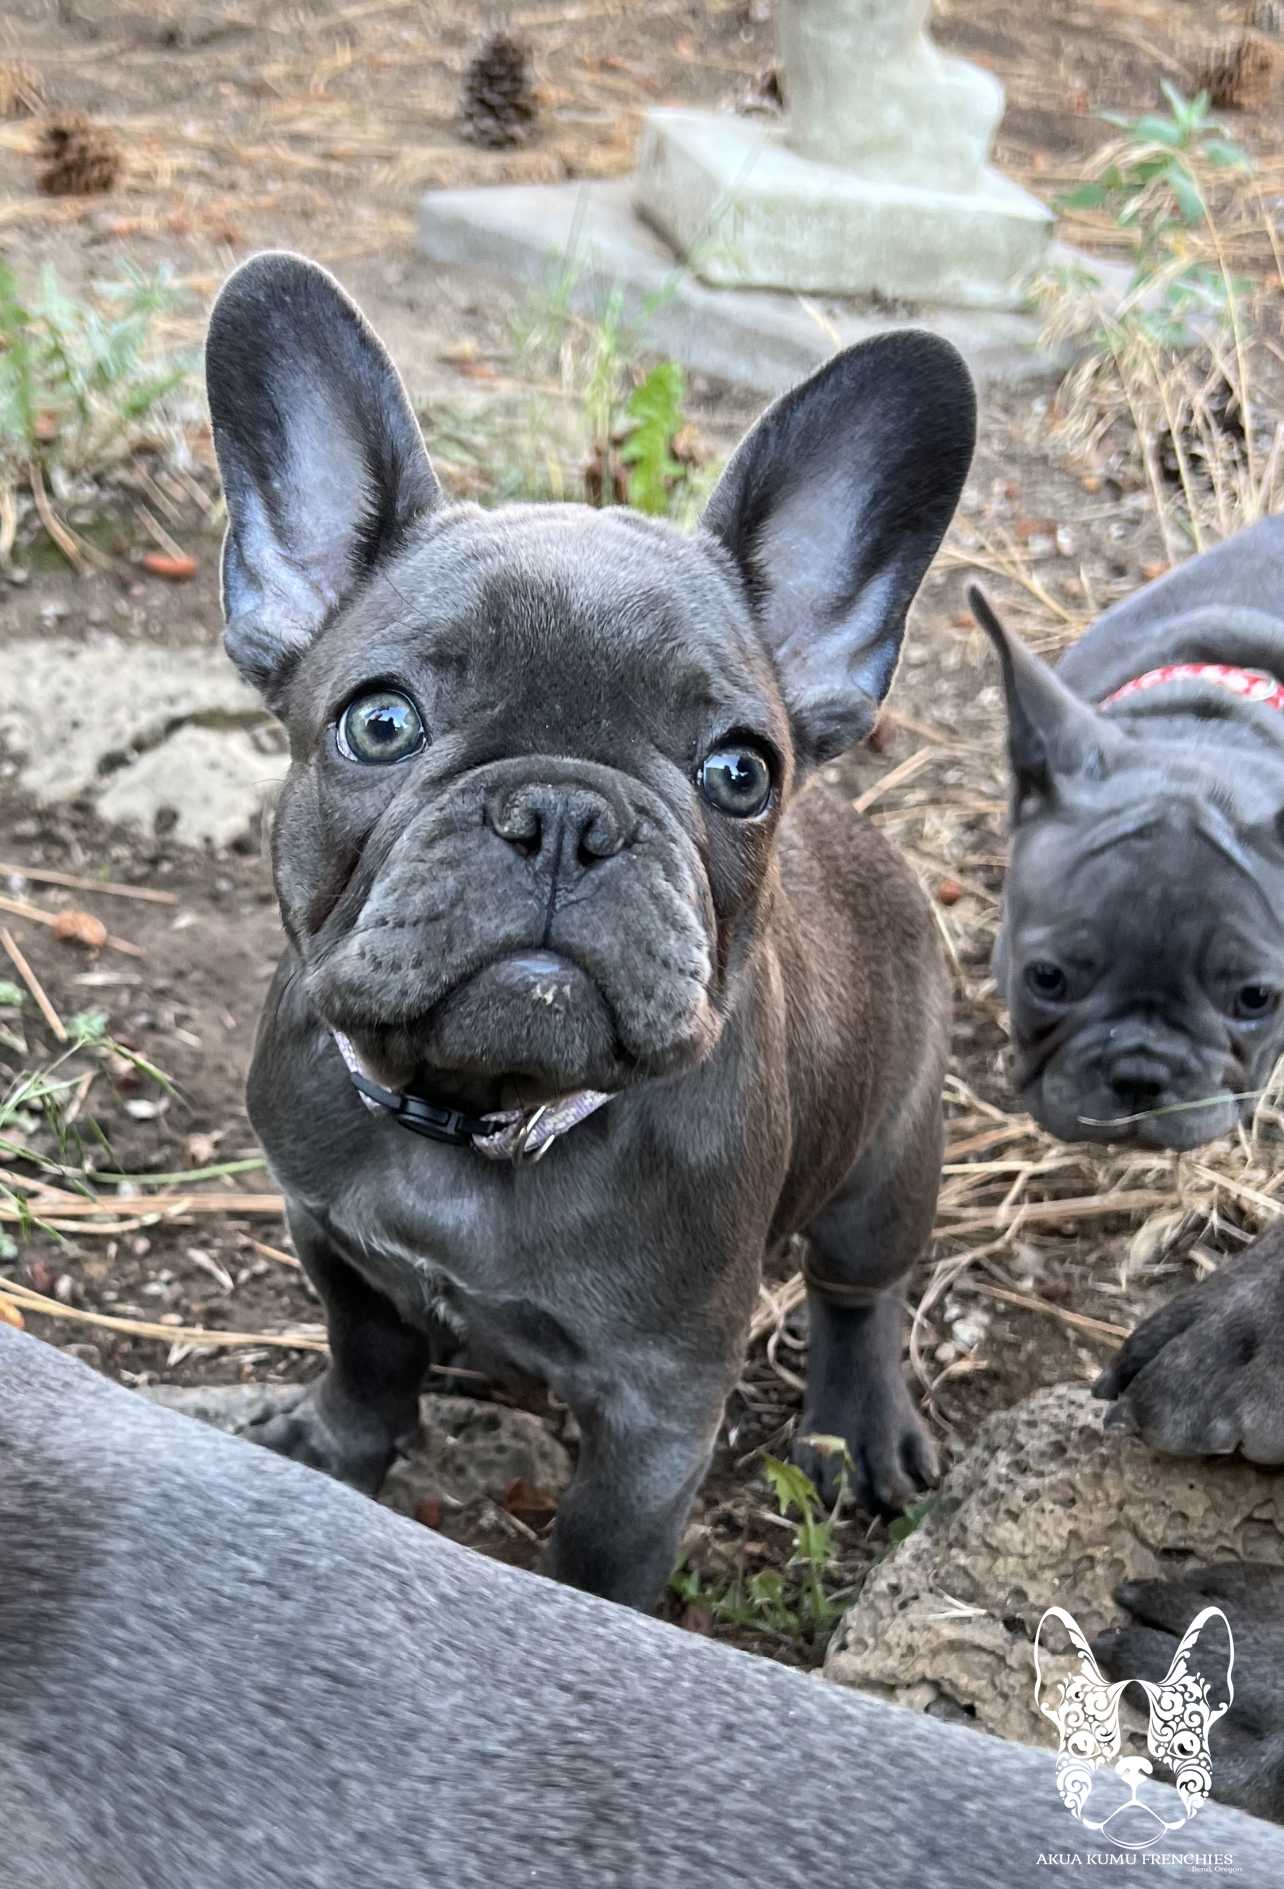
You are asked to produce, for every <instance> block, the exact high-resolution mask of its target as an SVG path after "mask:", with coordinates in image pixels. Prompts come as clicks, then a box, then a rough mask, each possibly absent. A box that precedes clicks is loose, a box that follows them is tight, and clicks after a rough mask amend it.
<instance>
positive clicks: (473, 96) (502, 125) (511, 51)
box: [462, 33, 536, 150]
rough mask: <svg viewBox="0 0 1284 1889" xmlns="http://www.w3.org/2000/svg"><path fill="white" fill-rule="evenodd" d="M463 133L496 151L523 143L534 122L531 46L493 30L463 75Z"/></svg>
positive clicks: (534, 105)
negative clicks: (506, 146)
mask: <svg viewBox="0 0 1284 1889" xmlns="http://www.w3.org/2000/svg"><path fill="white" fill-rule="evenodd" d="M462 111H463V120H464V131H465V134H466V135H467V136H468V137H470V138H471V139H472V140H473V142H474V143H475V144H484V145H487V146H489V147H490V148H491V149H494V150H498V149H501V148H502V147H503V146H505V145H512V144H524V143H525V142H526V140H527V138H529V137H530V135H531V131H532V128H533V126H534V121H535V113H536V104H535V85H534V81H533V78H532V76H531V55H530V48H529V47H528V46H527V45H525V44H524V42H523V41H522V40H520V39H513V38H512V37H511V36H510V35H509V34H508V33H494V34H492V36H491V37H490V38H489V39H488V40H487V41H486V44H485V45H484V46H483V47H482V49H481V51H480V52H479V53H478V54H477V57H476V58H475V59H474V60H473V62H472V64H471V65H470V66H469V68H468V70H467V72H466V73H465V75H464V97H463V107H462Z"/></svg>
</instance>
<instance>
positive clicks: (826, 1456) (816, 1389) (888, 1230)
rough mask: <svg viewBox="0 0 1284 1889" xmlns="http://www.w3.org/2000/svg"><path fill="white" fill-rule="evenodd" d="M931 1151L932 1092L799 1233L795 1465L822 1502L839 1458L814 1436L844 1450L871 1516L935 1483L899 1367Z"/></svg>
mask: <svg viewBox="0 0 1284 1889" xmlns="http://www.w3.org/2000/svg"><path fill="white" fill-rule="evenodd" d="M941 1143H942V1124H941V1111H940V1106H939V1103H938V1102H937V1100H936V1098H935V1095H934V1096H933V1097H932V1102H931V1106H930V1108H924V1109H920V1110H919V1111H918V1113H917V1116H916V1118H915V1119H914V1120H913V1121H911V1122H910V1123H908V1124H907V1123H905V1122H904V1121H903V1119H902V1120H900V1121H898V1122H897V1123H896V1124H895V1125H894V1127H893V1128H892V1130H891V1131H890V1132H889V1133H887V1134H886V1135H884V1136H883V1137H881V1138H880V1141H879V1142H878V1143H877V1144H876V1145H875V1146H874V1147H872V1148H871V1149H868V1150H867V1151H866V1153H865V1154H864V1155H863V1156H862V1157H861V1159H860V1161H859V1162H858V1163H857V1164H856V1166H855V1167H854V1168H853V1169H852V1171H851V1173H850V1174H849V1175H848V1177H847V1179H846V1181H845V1182H844V1183H843V1186H842V1188H841V1190H840V1191H839V1193H838V1194H836V1195H835V1196H834V1197H833V1199H831V1200H830V1201H828V1202H827V1204H826V1205H825V1206H824V1207H823V1208H822V1209H821V1211H820V1213H819V1214H817V1216H816V1218H815V1219H814V1220H813V1221H812V1223H811V1225H810V1226H809V1227H808V1228H807V1229H806V1238H807V1244H808V1247H809V1252H808V1257H807V1259H806V1261H805V1262H804V1277H805V1279H806V1282H807V1313H808V1321H809V1331H810V1337H809V1347H808V1366H807V1394H806V1397H805V1399H804V1401H803V1412H802V1416H801V1418H800V1419H799V1424H798V1430H797V1434H796V1438H795V1443H794V1460H795V1461H796V1462H797V1463H798V1464H799V1465H800V1466H801V1467H802V1468H804V1469H805V1470H806V1471H807V1473H808V1474H809V1475H810V1476H811V1478H812V1480H813V1481H814V1482H815V1484H816V1487H817V1488H818V1489H819V1491H820V1493H821V1495H822V1496H823V1498H824V1499H825V1501H826V1502H833V1501H834V1500H835V1499H836V1498H837V1495H838V1492H839V1489H840V1486H841V1479H842V1473H843V1460H842V1456H841V1453H840V1452H838V1451H836V1450H834V1449H833V1448H832V1447H831V1448H830V1449H828V1450H826V1449H825V1448H824V1447H823V1446H820V1445H818V1444H815V1443H811V1442H809V1441H808V1438H809V1437H813V1436H815V1437H837V1438H841V1440H842V1441H843V1443H845V1445H846V1447H847V1450H848V1452H849V1454H850V1456H851V1459H852V1463H853V1465H854V1478H853V1493H854V1495H855V1497H856V1500H857V1501H858V1502H859V1503H860V1505H861V1507H862V1508H866V1509H869V1510H871V1511H872V1512H874V1513H875V1514H880V1515H895V1514H899V1513H900V1512H901V1511H902V1510H903V1509H905V1508H906V1507H907V1506H908V1505H909V1504H910V1503H911V1502H912V1501H914V1499H915V1497H916V1496H918V1495H919V1494H921V1493H922V1491H923V1490H924V1489H925V1488H927V1487H928V1486H929V1485H930V1484H931V1483H933V1482H934V1481H935V1480H936V1475H937V1460H936V1451H935V1448H934V1446H933V1444H932V1440H931V1438H930V1437H929V1435H928V1433H927V1430H926V1428H925V1426H924V1424H923V1420H922V1418H921V1417H920V1416H919V1414H918V1412H917V1410H916V1409H915V1407H914V1404H913V1402H912V1400H911V1397H910V1393H909V1389H908V1386H907V1385H906V1382H905V1373H904V1369H903V1367H902V1363H901V1350H902V1345H903V1341H904V1330H905V1319H904V1314H903V1311H902V1306H901V1293H902V1290H903V1288H904V1283H905V1278H906V1275H907V1274H908V1272H909V1269H910V1267H911V1266H912V1265H913V1264H914V1263H915V1261H916V1260H917V1259H918V1258H919V1257H920V1256H921V1254H922V1253H923V1251H924V1249H925V1248H926V1246H927V1242H928V1239H929V1238H930V1236H931V1231H932V1223H933V1220H934V1218H935V1214H936V1197H937V1191H938V1188H939V1186H940V1171H941Z"/></svg>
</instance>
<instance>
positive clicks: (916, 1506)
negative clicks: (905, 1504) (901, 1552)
mask: <svg viewBox="0 0 1284 1889" xmlns="http://www.w3.org/2000/svg"><path fill="white" fill-rule="evenodd" d="M935 1506H936V1497H935V1496H934V1495H927V1496H924V1497H923V1499H922V1500H921V1501H920V1502H912V1503H911V1504H910V1506H909V1508H907V1509H906V1511H905V1513H904V1515H898V1516H897V1517H896V1520H895V1521H894V1522H889V1523H888V1526H887V1538H888V1540H889V1541H894V1542H896V1543H897V1545H898V1546H899V1544H900V1543H901V1542H903V1541H907V1540H908V1539H909V1537H910V1536H911V1535H912V1534H913V1533H914V1530H915V1529H916V1528H917V1527H918V1525H919V1523H920V1522H921V1521H922V1520H923V1517H924V1516H925V1515H927V1514H929V1513H930V1512H931V1510H932V1509H933V1508H934V1507H935Z"/></svg>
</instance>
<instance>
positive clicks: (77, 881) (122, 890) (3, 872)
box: [0, 860, 178, 905]
mask: <svg viewBox="0 0 1284 1889" xmlns="http://www.w3.org/2000/svg"><path fill="white" fill-rule="evenodd" d="M10 873H12V874H13V875H14V876H15V877H16V878H19V879H35V880H36V881H37V882H38V883H39V884H40V885H60V886H66V887H68V888H69V889H70V890H71V891H73V892H104V893H106V894H107V895H108V896H109V897H110V898H113V899H144V900H146V901H147V903H148V904H150V905H177V904H178V894H177V892H157V891H155V890H154V889H153V888H152V887H151V886H146V885H117V884H116V883H115V881H114V880H111V879H82V878H81V877H79V875H78V874H76V873H74V872H55V871H54V870H53V869H52V867H49V866H10V865H6V864H5V862H4V861H3V860H0V876H4V877H8V875H9V874H10Z"/></svg>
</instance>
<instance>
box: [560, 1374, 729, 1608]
mask: <svg viewBox="0 0 1284 1889" xmlns="http://www.w3.org/2000/svg"><path fill="white" fill-rule="evenodd" d="M674 1388H675V1387H674V1386H673V1384H672V1383H671V1382H670V1383H668V1384H666V1385H665V1386H664V1387H663V1388H661V1387H659V1386H656V1385H651V1386H649V1387H648V1388H647V1389H646V1390H645V1391H642V1390H639V1389H638V1387H637V1386H636V1385H620V1386H618V1387H613V1388H612V1389H611V1390H610V1391H609V1392H607V1393H606V1395H605V1396H604V1397H603V1398H602V1399H601V1400H598V1401H594V1402H591V1403H586V1404H585V1405H584V1406H576V1407H575V1415H576V1418H577V1420H578V1422H579V1425H580V1433H581V1435H580V1449H579V1461H578V1464H577V1466H576V1471H575V1476H574V1479H573V1480H572V1482H571V1485H570V1487H569V1489H568V1490H567V1491H566V1493H565V1495H564V1496H563V1497H562V1501H561V1505H560V1507H559V1509H558V1515H557V1525H556V1527H555V1528H554V1531H553V1541H552V1548H551V1552H550V1565H549V1573H550V1574H552V1575H553V1577H554V1578H555V1579H556V1580H559V1581H565V1582H567V1583H568V1584H569V1585H570V1586H572V1587H582V1588H584V1589H586V1590H587V1591H588V1592H589V1593H590V1594H600V1595H601V1596H602V1597H603V1598H604V1599H606V1600H614V1601H618V1602H619V1603H620V1605H621V1606H624V1607H636V1608H638V1609H640V1610H641V1611H643V1612H646V1611H648V1610H649V1609H651V1608H652V1607H654V1606H655V1605H656V1603H657V1601H658V1600H659V1597H660V1595H661V1593H662V1592H663V1590H664V1585H665V1582H666V1581H667V1580H668V1578H669V1576H670V1574H671V1573H672V1572H673V1567H674V1564H675V1562H676V1561H677V1558H678V1548H679V1545H680V1543H681V1540H682V1530H683V1528H684V1526H685V1525H686V1519H687V1516H688V1514H689V1513H690V1509H691V1504H692V1501H693V1500H694V1498H695V1494H696V1491H697V1490H698V1489H699V1487H700V1484H701V1481H702V1480H703V1478H704V1473H705V1470H706V1469H707V1468H708V1464H709V1457H710V1455H711V1454H712V1452H713V1445H714V1441H715V1439H716V1437H717V1434H718V1426H719V1424H720V1423H721V1421H722V1412H723V1406H724V1404H725V1402H726V1397H727V1392H728V1391H729V1389H730V1381H726V1382H720V1383H719V1384H718V1385H717V1387H716V1388H715V1389H713V1390H712V1391H710V1392H709V1394H708V1395H706V1396H704V1397H703V1398H693V1397H692V1396H691V1393H690V1389H689V1387H687V1388H686V1390H685V1391H684V1392H683V1393H682V1394H674V1395H670V1394H669V1393H670V1392H673V1391H674Z"/></svg>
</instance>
